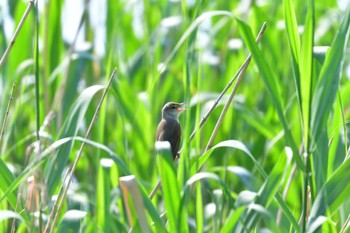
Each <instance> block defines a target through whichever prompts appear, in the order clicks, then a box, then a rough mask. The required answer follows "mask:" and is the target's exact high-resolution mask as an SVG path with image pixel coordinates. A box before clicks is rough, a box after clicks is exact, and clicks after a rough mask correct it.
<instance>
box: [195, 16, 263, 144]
mask: <svg viewBox="0 0 350 233" xmlns="http://www.w3.org/2000/svg"><path fill="white" fill-rule="evenodd" d="M265 29H266V22H265V23H264V24H263V25H262V27H261V29H260V32H259V34H258V36H257V38H256V43H259V42H260V40H261V38H262V35H263V33H264V31H265ZM251 59H252V54H249V55H248V57H247V58H246V60H245V61H244V63H243V64H242V65H241V67H239V69H238V71H237V72H236V73H235V75H234V76H233V77H232V78H231V80H230V82H229V83H228V84H227V85H226V87H225V88H224V90H223V91H222V92H221V93H220V95H219V96H218V98H216V100H215V102H214V103H213V105H212V106H211V107H210V109H209V110H208V112H207V113H206V114H205V116H204V117H203V118H202V119H201V121H200V123H199V126H198V127H197V128H195V129H194V130H193V132H192V134H191V136H190V140H192V139H193V138H194V136H195V135H196V133H197V131H198V130H199V129H200V128H202V126H203V125H204V124H205V122H206V121H207V120H208V118H209V115H210V114H211V113H212V111H213V110H214V109H215V107H216V106H217V105H218V103H219V102H220V100H221V99H222V97H223V96H224V94H225V93H226V91H227V90H228V89H229V88H230V87H231V86H232V84H233V82H234V81H235V80H236V78H237V77H238V75H239V74H240V73H241V72H242V70H243V69H244V67H246V66H248V64H249V63H250V61H251Z"/></svg>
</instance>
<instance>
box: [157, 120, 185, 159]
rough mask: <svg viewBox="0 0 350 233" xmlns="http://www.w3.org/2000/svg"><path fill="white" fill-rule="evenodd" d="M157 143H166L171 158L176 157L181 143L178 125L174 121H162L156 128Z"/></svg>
mask: <svg viewBox="0 0 350 233" xmlns="http://www.w3.org/2000/svg"><path fill="white" fill-rule="evenodd" d="M156 139H157V141H168V142H169V143H170V146H171V152H172V154H173V157H174V159H175V157H176V156H177V153H178V151H179V145H180V141H181V127H180V123H179V122H178V121H177V120H174V119H162V120H161V122H160V123H159V125H158V128H157V135H156Z"/></svg>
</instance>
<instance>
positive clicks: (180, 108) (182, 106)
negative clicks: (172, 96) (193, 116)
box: [176, 103, 187, 112]
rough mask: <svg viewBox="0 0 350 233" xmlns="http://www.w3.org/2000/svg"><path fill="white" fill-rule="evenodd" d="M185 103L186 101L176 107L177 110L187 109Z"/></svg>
mask: <svg viewBox="0 0 350 233" xmlns="http://www.w3.org/2000/svg"><path fill="white" fill-rule="evenodd" d="M184 105H185V103H181V104H180V106H181V107H178V108H176V110H177V111H180V112H182V111H185V110H187V108H185V107H184Z"/></svg>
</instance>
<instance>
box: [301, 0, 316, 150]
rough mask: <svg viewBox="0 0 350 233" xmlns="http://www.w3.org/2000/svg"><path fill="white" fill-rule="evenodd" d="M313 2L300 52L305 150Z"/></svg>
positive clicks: (308, 111)
mask: <svg viewBox="0 0 350 233" xmlns="http://www.w3.org/2000/svg"><path fill="white" fill-rule="evenodd" d="M314 14H315V13H314V2H313V0H310V1H309V7H308V11H307V15H306V22H305V29H304V34H303V38H302V44H301V54H300V56H301V57H300V64H299V67H300V91H301V110H302V116H303V117H302V119H303V133H304V143H305V144H304V145H305V148H306V152H308V151H309V138H310V137H309V130H310V125H309V124H310V111H311V96H312V93H311V90H312V82H313V80H312V71H313V64H312V63H313V56H312V51H313V44H314V24H315V23H314V21H315V20H314V18H315V16H314Z"/></svg>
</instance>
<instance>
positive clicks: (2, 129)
mask: <svg viewBox="0 0 350 233" xmlns="http://www.w3.org/2000/svg"><path fill="white" fill-rule="evenodd" d="M15 88H16V81H14V82H13V84H12V89H11V94H10V99H9V102H8V104H7V108H6V112H5V117H4V121H3V122H2V127H1V133H0V151H1V145H2V138H3V137H4V134H5V129H6V125H7V120H8V116H9V112H10V107H11V103H12V100H13V94H14V92H15Z"/></svg>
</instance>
